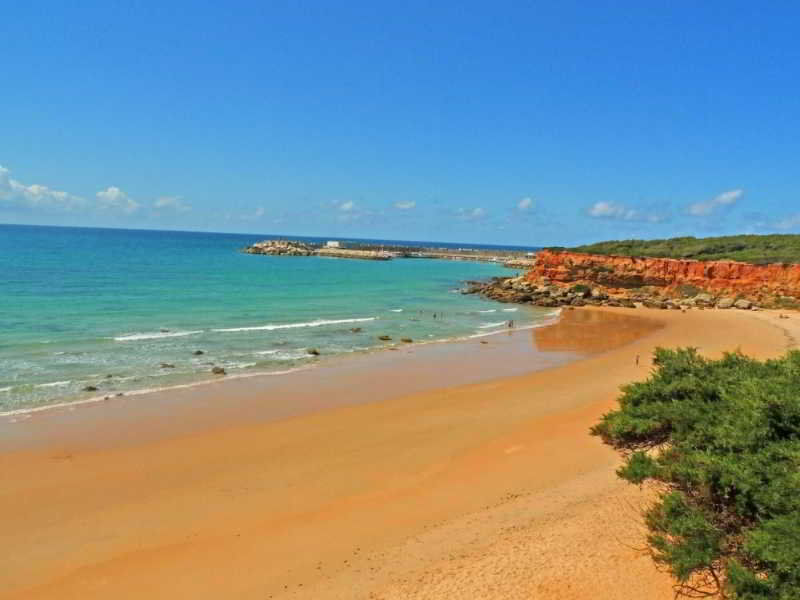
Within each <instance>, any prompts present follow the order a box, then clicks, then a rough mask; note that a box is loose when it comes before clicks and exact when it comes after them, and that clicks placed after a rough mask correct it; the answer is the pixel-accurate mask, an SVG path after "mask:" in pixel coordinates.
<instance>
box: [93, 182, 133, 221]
mask: <svg viewBox="0 0 800 600" xmlns="http://www.w3.org/2000/svg"><path fill="white" fill-rule="evenodd" d="M95 196H97V208H99V209H101V210H119V211H121V212H124V213H125V214H126V215H131V214H133V213H135V212H136V211H137V210H139V206H140V205H139V203H138V202H136V200H134V199H133V198H130V197H129V196H128V194H126V193H125V192H123V191H122V190H121V189H119V188H118V187H116V186H113V185H112V186H110V187H107V188H106V189H104V190H100V191H99V192H97V194H95Z"/></svg>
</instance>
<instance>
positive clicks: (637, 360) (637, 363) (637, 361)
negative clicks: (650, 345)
mask: <svg viewBox="0 0 800 600" xmlns="http://www.w3.org/2000/svg"><path fill="white" fill-rule="evenodd" d="M636 366H637V367H638V366H639V355H638V354H637V355H636Z"/></svg>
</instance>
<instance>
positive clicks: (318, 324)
mask: <svg viewBox="0 0 800 600" xmlns="http://www.w3.org/2000/svg"><path fill="white" fill-rule="evenodd" d="M375 319H376V317H363V318H359V319H317V320H316V321H306V322H304V323H284V324H282V325H256V326H254V327H231V328H228V329H212V330H211V331H217V332H222V333H234V332H239V331H274V330H276V329H297V328H298V327H322V326H323V325H339V324H342V323H364V322H366V321H374V320H375Z"/></svg>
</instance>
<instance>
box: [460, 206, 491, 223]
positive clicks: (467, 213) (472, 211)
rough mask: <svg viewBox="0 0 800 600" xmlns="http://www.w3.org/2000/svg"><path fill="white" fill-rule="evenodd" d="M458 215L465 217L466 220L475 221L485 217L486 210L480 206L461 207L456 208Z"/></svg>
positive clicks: (461, 217)
mask: <svg viewBox="0 0 800 600" xmlns="http://www.w3.org/2000/svg"><path fill="white" fill-rule="evenodd" d="M456 216H457V217H458V218H459V219H464V220H466V221H474V220H477V219H482V218H483V217H485V216H486V210H485V209H483V208H481V207H480V206H478V207H475V208H459V209H457V210H456Z"/></svg>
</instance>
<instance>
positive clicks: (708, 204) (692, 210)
mask: <svg viewBox="0 0 800 600" xmlns="http://www.w3.org/2000/svg"><path fill="white" fill-rule="evenodd" d="M743 194H744V190H739V189H736V190H728V191H727V192H722V193H721V194H720V195H718V196H715V197H714V198H712V199H711V200H706V201H705V202H695V203H694V204H691V205H690V206H689V208H688V212H689V214H690V215H692V216H693V217H707V216H708V215H710V214H712V213H713V212H714V211H715V210H717V208H719V207H720V206H731V205H733V204H735V203H736V201H737V200H738V199H739V198H741V197H742V195H743Z"/></svg>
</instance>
